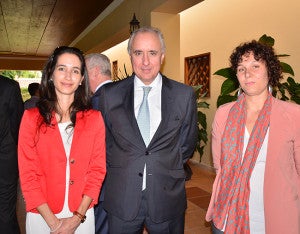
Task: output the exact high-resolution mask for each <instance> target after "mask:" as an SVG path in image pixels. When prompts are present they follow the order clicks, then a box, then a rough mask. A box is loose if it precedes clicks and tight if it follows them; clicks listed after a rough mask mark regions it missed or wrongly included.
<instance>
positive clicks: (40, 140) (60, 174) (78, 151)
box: [18, 108, 106, 213]
mask: <svg viewBox="0 0 300 234" xmlns="http://www.w3.org/2000/svg"><path fill="white" fill-rule="evenodd" d="M52 119H53V120H52V123H51V124H52V127H46V126H45V125H43V126H42V127H41V128H40V129H39V128H38V126H39V125H38V123H39V122H40V120H41V115H40V114H39V111H38V109H37V108H33V109H30V110H26V111H25V113H24V115H23V118H22V122H21V126H20V133H19V145H18V157H19V171H20V181H21V188H22V192H23V195H24V198H25V203H26V211H30V212H37V210H36V207H38V206H39V205H42V204H44V203H47V204H48V205H49V207H50V208H51V210H52V211H53V212H54V213H59V212H60V211H61V210H62V208H63V203H64V197H65V196H64V195H65V188H66V186H65V185H66V163H67V159H66V154H65V150H64V146H63V142H62V138H61V136H60V132H59V128H58V125H57V122H56V118H52ZM105 155H106V152H105V127H104V123H103V119H102V116H101V113H100V112H98V111H95V110H89V111H86V112H79V113H77V115H76V125H75V128H74V135H73V141H72V146H71V152H70V160H69V163H70V181H69V184H70V186H69V208H70V210H71V211H72V212H73V211H75V210H76V209H77V208H78V206H79V204H80V202H81V200H82V196H83V195H84V194H85V195H87V196H89V197H91V198H92V199H93V201H92V203H91V206H90V207H92V206H93V205H95V204H96V203H97V201H98V196H99V192H100V188H101V186H102V182H103V180H104V176H105V173H106V159H105V157H106V156H105Z"/></svg>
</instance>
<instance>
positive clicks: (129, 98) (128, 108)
mask: <svg viewBox="0 0 300 234" xmlns="http://www.w3.org/2000/svg"><path fill="white" fill-rule="evenodd" d="M127 79H131V80H130V83H129V84H128V86H127V87H126V92H125V96H124V109H125V112H126V115H127V119H128V122H129V123H130V125H131V127H132V129H133V131H131V132H128V133H126V136H127V137H128V139H129V140H130V141H131V142H133V143H136V145H137V146H138V147H145V143H144V140H143V138H142V135H141V133H140V129H139V126H138V124H137V120H136V118H135V113H134V82H133V81H134V79H133V77H131V78H127ZM131 133H132V134H131ZM127 134H128V135H127Z"/></svg>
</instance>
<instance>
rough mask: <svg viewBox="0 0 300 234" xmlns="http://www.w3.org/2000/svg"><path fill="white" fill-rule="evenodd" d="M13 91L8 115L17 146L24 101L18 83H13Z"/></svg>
mask: <svg viewBox="0 0 300 234" xmlns="http://www.w3.org/2000/svg"><path fill="white" fill-rule="evenodd" d="M13 84H14V85H13V86H12V89H11V95H10V97H9V105H8V113H7V115H8V116H9V120H10V126H11V127H10V130H11V133H12V136H13V138H14V140H15V142H16V144H17V142H18V133H19V126H20V122H21V118H22V115H23V111H24V106H23V100H22V95H21V90H20V86H19V84H18V83H17V82H14V83H13Z"/></svg>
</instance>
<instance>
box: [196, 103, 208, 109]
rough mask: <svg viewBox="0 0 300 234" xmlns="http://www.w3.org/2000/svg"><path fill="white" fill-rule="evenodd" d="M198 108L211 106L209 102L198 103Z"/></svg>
mask: <svg viewBox="0 0 300 234" xmlns="http://www.w3.org/2000/svg"><path fill="white" fill-rule="evenodd" d="M197 107H198V108H209V104H208V103H207V102H198V103H197Z"/></svg>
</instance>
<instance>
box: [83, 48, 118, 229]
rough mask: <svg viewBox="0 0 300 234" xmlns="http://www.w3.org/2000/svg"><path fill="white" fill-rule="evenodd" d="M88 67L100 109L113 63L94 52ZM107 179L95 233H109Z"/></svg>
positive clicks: (94, 99)
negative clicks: (101, 98) (105, 203)
mask: <svg viewBox="0 0 300 234" xmlns="http://www.w3.org/2000/svg"><path fill="white" fill-rule="evenodd" d="M85 62H86V67H87V71H88V75H89V83H90V88H91V91H92V92H93V96H92V104H93V108H94V109H99V103H98V101H99V99H98V98H99V95H100V87H101V86H103V85H105V84H107V83H110V82H112V80H111V65H110V60H109V58H108V57H107V56H106V55H104V54H99V53H92V54H87V55H86V56H85ZM105 181H106V180H104V181H103V184H102V187H101V191H100V196H99V200H98V204H97V205H96V206H95V207H94V212H95V234H108V233H109V232H108V220H107V213H106V211H105V210H104V208H103V203H104V192H105Z"/></svg>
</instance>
